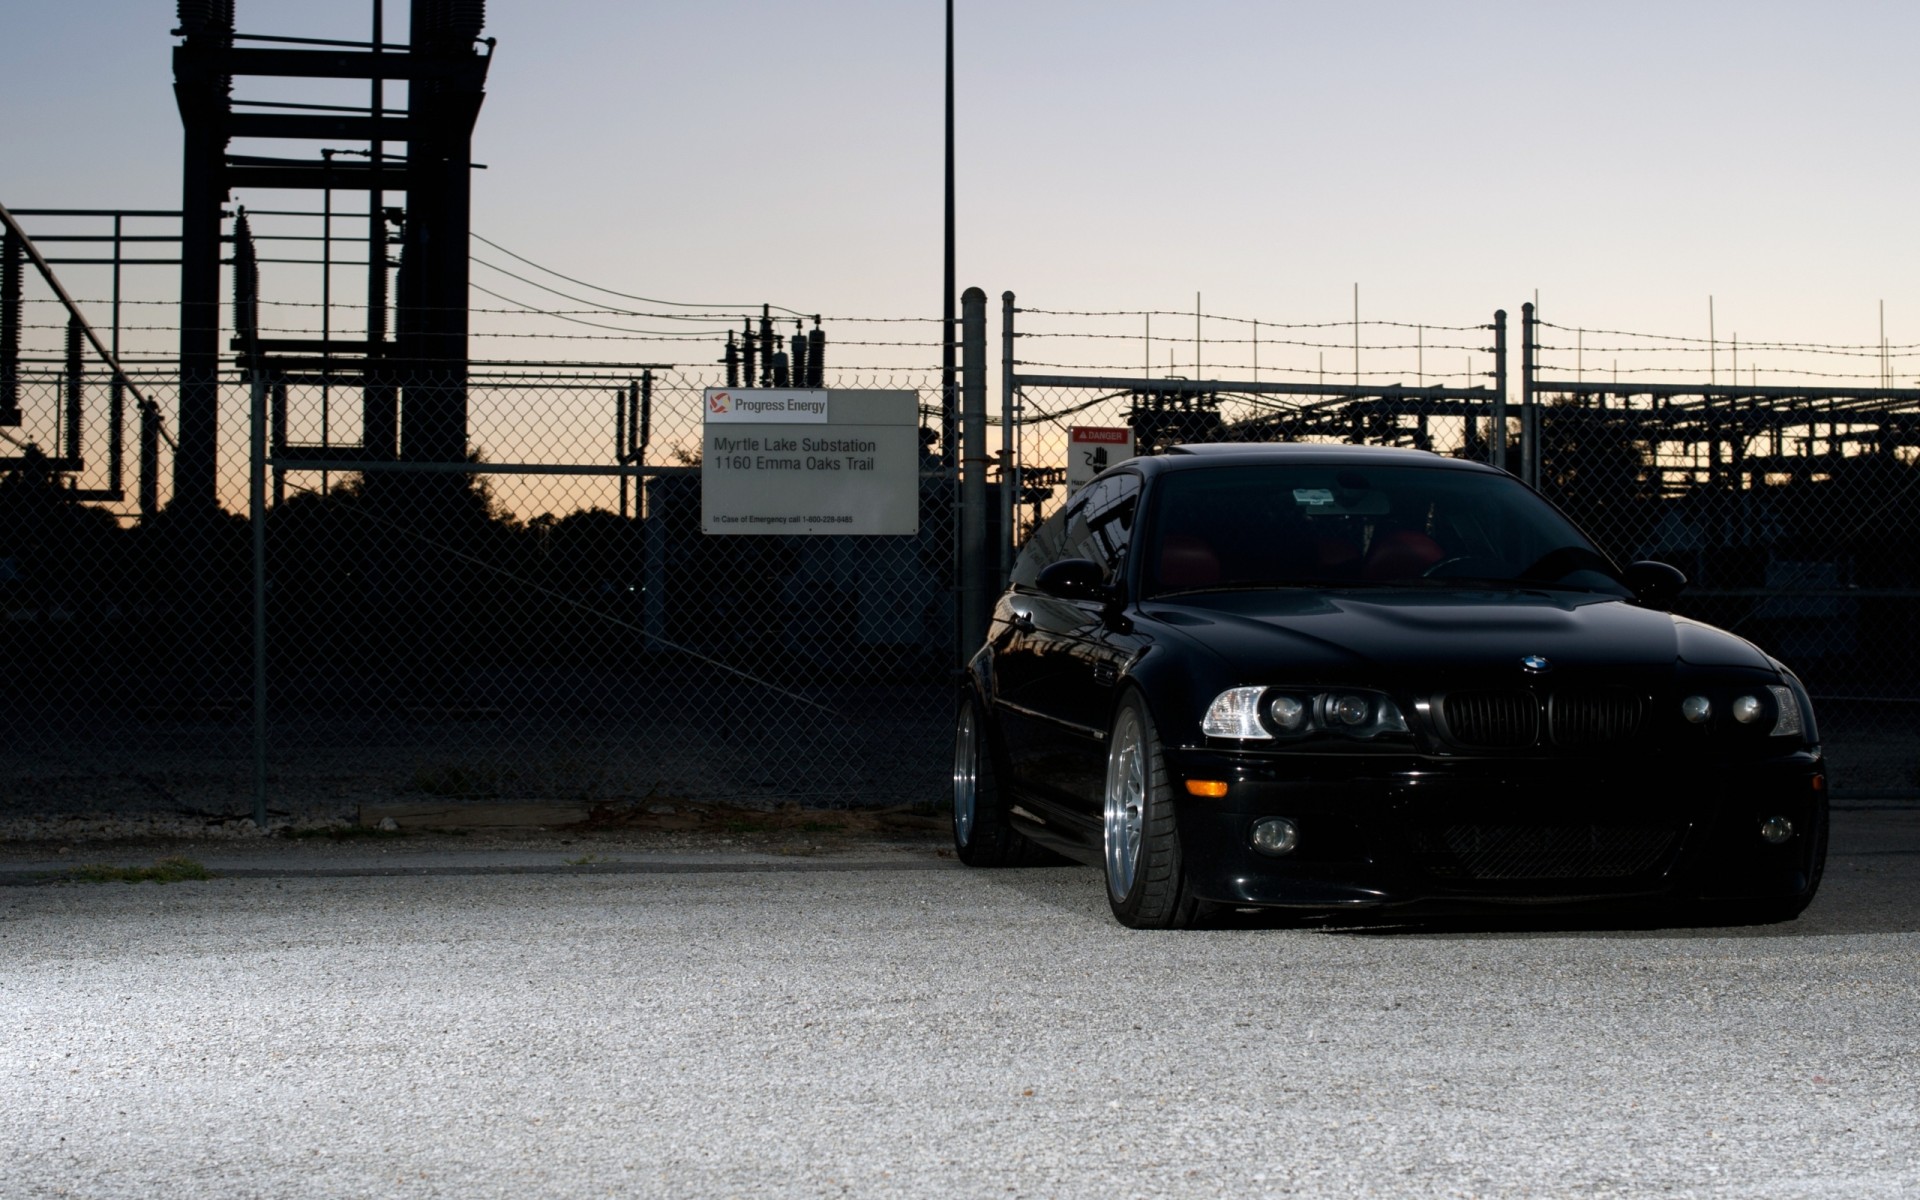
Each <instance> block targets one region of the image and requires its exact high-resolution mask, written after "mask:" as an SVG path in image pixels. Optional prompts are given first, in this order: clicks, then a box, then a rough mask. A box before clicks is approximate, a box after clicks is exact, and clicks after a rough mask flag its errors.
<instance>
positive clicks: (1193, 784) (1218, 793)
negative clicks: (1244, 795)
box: [1187, 779, 1227, 800]
mask: <svg viewBox="0 0 1920 1200" xmlns="http://www.w3.org/2000/svg"><path fill="white" fill-rule="evenodd" d="M1187 794H1188V795H1189V796H1210V797H1212V798H1213V799H1215V800H1218V799H1219V798H1220V797H1222V796H1224V795H1226V794H1227V784H1226V781H1225V780H1223V779H1189V780H1187Z"/></svg>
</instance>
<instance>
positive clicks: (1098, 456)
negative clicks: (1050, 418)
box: [1067, 425, 1133, 496]
mask: <svg viewBox="0 0 1920 1200" xmlns="http://www.w3.org/2000/svg"><path fill="white" fill-rule="evenodd" d="M1132 457H1133V430H1132V429H1129V428H1128V427H1127V426H1125V425H1121V426H1100V425H1075V426H1073V427H1072V428H1070V429H1068V430H1067V494H1068V495H1069V496H1071V495H1072V494H1073V493H1075V492H1077V491H1079V490H1080V485H1081V484H1083V483H1085V482H1087V480H1089V479H1092V478H1093V477H1094V476H1095V475H1098V474H1099V473H1100V472H1102V471H1104V470H1106V469H1107V468H1108V467H1110V466H1112V465H1113V464H1115V463H1121V462H1125V461H1127V460H1128V459H1130V458H1132Z"/></svg>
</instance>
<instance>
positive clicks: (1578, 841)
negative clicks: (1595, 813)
mask: <svg viewBox="0 0 1920 1200" xmlns="http://www.w3.org/2000/svg"><path fill="white" fill-rule="evenodd" d="M1679 837H1680V831H1679V830H1677V829H1671V828H1664V827H1660V826H1646V825H1547V826H1541V825H1442V826H1434V827H1430V828H1415V829H1413V830H1410V831H1409V833H1408V839H1409V841H1410V842H1411V845H1412V849H1413V851H1414V854H1415V856H1416V860H1417V861H1418V862H1419V864H1420V865H1421V866H1422V867H1424V868H1425V869H1426V870H1427V871H1428V873H1430V874H1432V875H1433V876H1435V877H1436V878H1440V879H1478V880H1526V879H1627V878H1630V877H1632V876H1635V875H1643V874H1646V873H1647V872H1650V871H1654V870H1656V869H1658V868H1660V867H1662V866H1664V865H1665V863H1666V862H1667V860H1668V859H1669V858H1670V857H1671V856H1672V854H1673V850H1674V846H1675V844H1676V843H1677V842H1678V840H1679Z"/></svg>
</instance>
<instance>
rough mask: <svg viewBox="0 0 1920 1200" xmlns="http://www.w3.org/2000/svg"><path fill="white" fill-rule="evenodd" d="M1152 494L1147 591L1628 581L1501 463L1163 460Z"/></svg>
mask: <svg viewBox="0 0 1920 1200" xmlns="http://www.w3.org/2000/svg"><path fill="white" fill-rule="evenodd" d="M1154 495H1155V498H1154V514H1153V523H1154V527H1153V530H1152V533H1151V535H1150V537H1149V538H1148V539H1145V541H1144V543H1143V544H1145V545H1147V547H1148V549H1147V554H1146V570H1145V572H1144V576H1145V582H1146V587H1145V593H1144V594H1146V595H1154V594H1162V593H1166V592H1175V591H1190V590H1204V589H1208V588H1230V587H1267V586H1295V585H1307V584H1321V585H1329V584H1343V583H1344V584H1353V585H1368V586H1388V585H1413V584H1423V583H1429V582H1446V581H1466V580H1474V581H1492V582H1499V583H1514V582H1522V583H1529V584H1537V585H1542V586H1546V585H1552V586H1562V587H1572V588H1583V589H1588V590H1597V591H1607V592H1611V593H1615V594H1622V595H1624V594H1627V593H1626V589H1625V588H1624V587H1622V586H1621V585H1620V584H1619V583H1618V581H1617V577H1616V571H1615V568H1614V566H1613V564H1612V563H1611V562H1610V561H1608V559H1607V558H1606V556H1605V555H1603V554H1601V553H1600V551H1599V550H1597V549H1596V548H1595V547H1594V546H1593V544H1592V543H1591V542H1589V541H1588V540H1587V539H1586V538H1585V537H1584V536H1582V535H1581V534H1580V532H1579V531H1578V530H1577V529H1575V528H1574V527H1573V525H1572V524H1570V523H1569V522H1568V521H1567V520H1566V519H1565V518H1564V517H1562V516H1561V515H1560V514H1559V513H1558V512H1557V511H1555V510H1554V509H1553V507H1552V506H1551V505H1549V504H1547V503H1546V502H1545V501H1543V500H1541V499H1540V498H1539V497H1538V496H1536V495H1534V494H1533V493H1532V492H1530V491H1528V490H1527V489H1526V488H1525V487H1524V486H1522V485H1521V484H1520V483H1519V482H1517V481H1516V480H1513V479H1511V478H1509V477H1507V476H1504V475H1495V474H1491V473H1487V472H1479V471H1462V470H1457V469H1450V468H1446V467H1429V466H1417V465H1397V464H1389V465H1381V464H1368V465H1366V466H1346V467H1343V466H1337V465H1306V464H1284V463H1256V464H1244V465H1237V466H1227V467H1216V468H1204V469H1197V470H1191V471H1177V472H1168V473H1167V474H1166V475H1164V476H1162V477H1161V478H1160V480H1159V481H1158V482H1157V483H1156V484H1155V492H1154Z"/></svg>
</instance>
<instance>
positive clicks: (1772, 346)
mask: <svg viewBox="0 0 1920 1200" xmlns="http://www.w3.org/2000/svg"><path fill="white" fill-rule="evenodd" d="M1534 325H1535V326H1537V327H1539V328H1542V329H1558V330H1560V331H1561V332H1562V333H1574V334H1582V333H1598V334H1604V335H1605V336H1607V337H1634V338H1646V339H1648V340H1650V341H1661V342H1691V343H1693V344H1695V345H1700V346H1726V345H1731V344H1732V343H1731V342H1730V341H1729V340H1728V339H1726V338H1719V337H1716V338H1703V337H1687V336H1684V335H1681V334H1674V333H1636V332H1634V331H1632V330H1627V329H1588V328H1585V327H1584V326H1579V325H1556V324H1554V323H1553V322H1551V321H1535V322H1534ZM1739 345H1740V346H1741V347H1743V348H1744V347H1747V346H1754V347H1757V348H1759V349H1762V350H1858V351H1862V352H1865V353H1878V352H1879V350H1880V345H1879V343H1867V342H1858V343H1856V342H1741V343H1739ZM1888 348H1889V349H1893V350H1914V349H1920V342H1895V343H1890V344H1889V346H1888Z"/></svg>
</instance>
